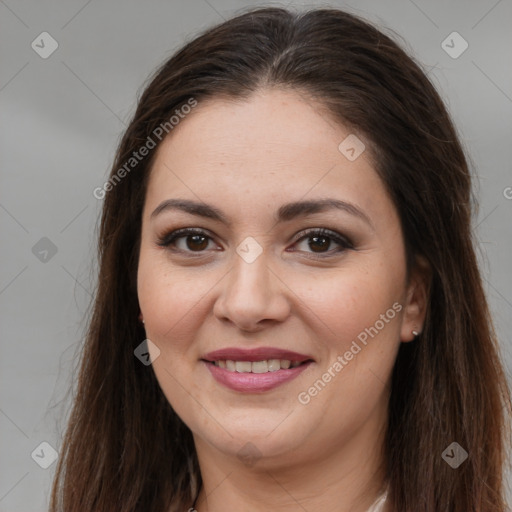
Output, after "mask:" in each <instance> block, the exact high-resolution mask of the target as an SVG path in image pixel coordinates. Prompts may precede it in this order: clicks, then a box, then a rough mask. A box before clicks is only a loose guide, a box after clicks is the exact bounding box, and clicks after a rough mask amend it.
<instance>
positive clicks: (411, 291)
mask: <svg viewBox="0 0 512 512" xmlns="http://www.w3.org/2000/svg"><path fill="white" fill-rule="evenodd" d="M430 280H431V267H430V264H429V263H428V261H427V259H426V258H424V257H423V256H416V258H415V264H414V266H413V268H412V269H411V272H410V276H409V281H408V283H407V289H406V298H405V304H404V314H403V316H402V328H401V331H400V341H402V342H408V341H413V340H414V338H415V337H416V336H415V335H414V334H413V331H416V332H418V333H421V332H422V331H423V323H424V321H425V315H426V312H427V304H428V299H429V296H430Z"/></svg>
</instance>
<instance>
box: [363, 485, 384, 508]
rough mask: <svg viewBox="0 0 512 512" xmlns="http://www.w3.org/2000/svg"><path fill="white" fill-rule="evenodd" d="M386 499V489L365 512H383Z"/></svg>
mask: <svg viewBox="0 0 512 512" xmlns="http://www.w3.org/2000/svg"><path fill="white" fill-rule="evenodd" d="M387 498H388V491H387V489H386V491H384V493H383V494H381V495H380V496H379V497H378V498H377V501H376V502H375V503H374V504H373V505H372V506H371V507H370V508H369V509H368V511H367V512H383V510H384V505H385V504H386V501H387Z"/></svg>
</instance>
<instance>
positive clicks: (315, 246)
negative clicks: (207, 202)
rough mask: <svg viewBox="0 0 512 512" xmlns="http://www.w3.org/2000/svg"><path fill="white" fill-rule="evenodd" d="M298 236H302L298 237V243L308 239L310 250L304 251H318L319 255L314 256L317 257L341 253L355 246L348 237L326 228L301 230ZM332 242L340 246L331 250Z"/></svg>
mask: <svg viewBox="0 0 512 512" xmlns="http://www.w3.org/2000/svg"><path fill="white" fill-rule="evenodd" d="M301 235H302V236H301ZM298 236H299V237H300V238H298V240H297V242H296V244H297V243H298V244H299V245H300V243H303V241H304V242H305V241H307V248H308V249H309V250H305V251H303V252H306V253H316V254H318V256H313V257H317V258H323V257H329V256H334V254H338V253H341V252H343V251H345V250H346V249H353V248H354V246H353V244H352V243H351V242H350V241H349V240H348V239H347V238H345V237H343V236H342V235H340V234H338V233H336V232H335V231H331V230H328V229H325V228H322V229H312V230H309V231H306V232H301V233H300V234H299V235H298ZM332 244H334V245H337V246H338V248H335V249H331V250H329V248H330V247H331V245H332Z"/></svg>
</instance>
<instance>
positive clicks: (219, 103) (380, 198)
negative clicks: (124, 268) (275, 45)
mask: <svg viewBox="0 0 512 512" xmlns="http://www.w3.org/2000/svg"><path fill="white" fill-rule="evenodd" d="M347 137H354V134H351V132H350V131H349V130H348V129H347V128H346V127H344V126H343V125H341V124H340V123H335V122H334V121H333V120H332V119H331V118H330V117H328V116H326V115H325V114H324V111H323V109H321V108H320V107H319V106H318V105H317V104H315V103H314V102H313V101H310V100H308V99H307V98H306V97H305V96H303V95H300V94H298V93H295V92H291V91H282V90H271V91H265V92H262V93H258V94H254V95H253V96H251V97H250V98H249V99H247V100H243V101H232V100H225V99H209V100H207V101H206V102H203V103H201V102H199V104H198V106H196V107H195V108H194V109H193V110H192V112H191V113H190V114H189V115H188V116H185V117H184V119H182V120H181V121H180V123H179V124H178V125H177V126H175V128H174V129H173V131H172V132H171V133H170V134H169V135H168V136H167V137H166V139H165V140H164V141H163V142H162V143H161V145H160V147H159V148H158V151H157V155H156V158H155V161H154V164H153V168H152V171H151V177H150V181H149V186H148V193H147V206H148V208H150V207H153V208H154V207H156V206H157V204H158V202H159V201H163V200H165V199H168V198H169V197H187V198H190V199H195V200H198V199H199V200H203V201H206V202H209V203H215V204H220V205H222V204H225V205H226V206H227V205H231V206H233V207H237V208H238V210H240V209H244V210H245V211H247V210H248V209H247V207H248V206H251V205H254V204H256V203H259V204H261V203H262V202H263V203H264V204H265V205H267V206H270V205H273V204H275V203H279V204H281V203H284V202H287V201H290V200H299V199H313V198H318V197H327V196H328V197H333V196H336V195H337V196H339V198H340V199H344V200H348V201H351V202H354V203H357V204H358V205H359V206H360V207H361V208H362V209H369V210H370V211H372V212H373V215H377V216H379V215H383V214H390V211H389V209H390V208H392V205H391V203H390V200H389V198H388V196H387V193H386V191H385V187H384V185H383V183H382V182H381V180H380V178H379V176H378V175H377V173H376V172H375V170H374V168H373V166H372V163H371V159H370V155H369V151H367V150H365V151H363V152H362V154H361V155H360V156H359V157H358V158H356V159H355V160H353V161H351V160H350V159H349V158H347V156H346V154H344V153H343V152H342V151H340V149H339V146H340V143H342V142H343V141H344V140H347ZM358 138H359V139H360V140H361V142H363V141H364V139H363V138H362V137H361V136H359V137H358ZM348 140H352V139H350V138H349V139H348ZM360 149H361V148H356V150H358V151H359V150H360ZM254 211H255V210H254ZM269 213H273V212H269Z"/></svg>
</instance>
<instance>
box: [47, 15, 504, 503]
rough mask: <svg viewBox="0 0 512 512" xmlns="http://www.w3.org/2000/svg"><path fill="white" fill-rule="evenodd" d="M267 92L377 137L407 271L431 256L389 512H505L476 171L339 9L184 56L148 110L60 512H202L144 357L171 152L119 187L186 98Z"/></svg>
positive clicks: (254, 21)
mask: <svg viewBox="0 0 512 512" xmlns="http://www.w3.org/2000/svg"><path fill="white" fill-rule="evenodd" d="M271 87H282V88H287V89H290V90H295V91H299V92H302V93H306V94H308V95H309V96H310V97H311V98H313V99H314V100H316V102H317V104H318V106H319V109H321V110H322V112H325V114H326V115H330V116H332V119H333V120H335V121H338V122H340V123H342V124H344V125H345V126H348V127H349V128H352V129H353V130H354V131H355V132H357V133H361V134H364V136H365V137H366V138H367V139H368V140H369V141H370V142H371V146H372V147H371V153H372V155H373V160H374V165H375V169H376V171H377V172H378V174H379V175H380V177H381V178H382V180H383V182H384V184H385V185H386V187H387V189H388V190H389V193H390V194H391V197H392V199H393V201H394V203H395V206H396V208H397V210H398V213H399V215H400V219H401V223H402V228H403V233H404V243H405V246H406V250H407V254H408V264H409V265H413V264H414V259H415V257H416V256H418V255H420V256H422V257H423V258H425V259H426V260H427V261H428V262H429V264H430V267H431V270H432V278H431V286H430V297H429V303H428V309H427V317H426V321H425V326H424V330H423V332H422V333H421V335H420V336H419V339H417V340H416V341H415V342H412V343H402V344H401V346H400V349H399V353H398V357H397V360H396V364H395V367H394V370H393V375H392V389H391V397H390V403H389V423H388V429H387V432H388V433H387V438H386V445H385V454H386V468H387V476H388V478H389V482H390V492H389V501H390V502H391V503H392V508H393V510H395V511H399V512H440V511H443V512H444V511H450V512H504V511H505V507H506V505H505V502H504V501H505V500H504V488H503V487H504V485H503V473H504V466H505V462H506V460H507V458H506V455H507V451H506V448H507V446H508V441H509V428H510V424H509V415H510V411H511V401H510V393H509V389H508V386H507V382H506V379H505V376H504V371H503V367H502V363H501V360H500V356H499V348H498V344H497V340H496V337H495V334H494V331H493V327H492V321H491V318H490V314H489V310H488V306H487V302H486V297H485V294H484V290H483V286H482V280H481V276H480V272H479V268H478V265H477V260H476V257H475V250H474V247H475V240H474V238H473V233H472V229H471V216H472V213H473V207H474V206H475V204H476V203H475V201H474V197H473V195H472V191H471V181H470V172H469V170H468V164H467V160H466V158H465V155H464V152H463V150H462V148H461V145H460V142H459V140H458V137H457V134H456V131H455V129H454V127H453V125H452V122H451V120H450V117H449V115H448V113H447V111H446V109H445V106H444V105H443V102H442V101H441V99H440V97H439V95H438V93H437V92H436V90H435V89H434V87H433V86H432V84H431V83H430V81H429V79H428V78H427V76H426V74H425V73H424V72H423V71H422V70H421V68H420V66H419V65H418V64H416V63H415V62H414V60H413V59H412V58H410V57H409V56H408V55H407V54H406V53H405V52H404V51H403V50H402V49H401V48H400V47H399V46H398V45H397V44H396V43H395V42H394V41H393V40H392V39H391V38H390V37H388V36H386V35H384V34H383V33H382V32H381V31H379V30H377V29H376V28H375V27H373V26H372V25H371V24H369V23H367V22H366V21H363V20H361V19H359V18H358V17H356V16H354V15H351V14H347V13H345V12H343V11H340V10H337V9H330V8H329V9H314V10H309V11H305V12H302V13H293V12H291V11H289V10H286V9H281V8H263V9H256V10H251V11H249V12H246V13H243V14H240V15H238V16H237V17H234V18H232V19H230V20H228V21H226V22H224V23H222V24H220V25H218V26H216V27H213V28H211V29H209V30H206V31H205V32H203V33H202V34H201V35H200V36H199V37H196V38H195V39H193V40H191V41H190V42H188V43H187V44H186V45H185V46H184V47H183V48H182V49H180V50H179V51H178V52H176V53H175V54H174V55H173V56H172V57H171V58H170V59H169V60H168V61H167V62H165V63H164V64H163V66H161V68H160V69H159V70H157V72H156V73H155V75H154V76H153V77H152V79H151V81H150V83H149V85H148V86H147V87H146V89H145V91H144V92H143V94H142V96H141V97H140V100H139V102H138V107H137V109H136V112H135V114H134V116H133V119H132V121H131V122H130V125H129V126H128V128H127V130H126V132H125V134H124V136H123V138H122V140H121V142H120V145H119V148H118V151H117V155H116V158H115V162H114V165H113V167H112V171H111V174H110V176H111V180H112V179H113V178H114V177H115V176H117V178H116V180H115V181H111V183H110V186H109V187H108V189H106V190H108V191H107V192H106V194H105V197H104V204H103V211H102V217H101V226H100V233H99V247H98V258H99V284H98V288H97V291H96V294H95V299H94V307H93V310H92V316H91V318H90V321H89V327H88V331H87V336H86V340H85V346H84V350H83V354H82V359H81V363H80V364H81V367H80V374H79V380H78V388H77V393H76V397H75V400H74V402H73V408H72V410H71V414H70V417H69V423H68V427H67V432H66V435H65V438H64V440H63V445H62V447H61V456H60V460H59V463H58V467H57V472H56V476H55V481H54V485H53V489H52V496H51V505H50V510H51V512H62V511H65V512H83V511H85V510H87V511H94V512H112V511H113V510H116V511H119V512H132V511H144V512H147V511H149V510H151V511H152V512H168V511H169V510H172V511H178V510H179V511H184V510H187V509H188V507H190V506H191V504H192V502H193V500H194V498H195V497H196V495H197V492H198V488H199V486H200V485H201V475H200V473H199V467H198V462H197V456H196V453H195V448H194V443H193V439H192V436H191V432H190V430H189V429H188V427H187V426H186V425H185V424H184V423H183V422H182V421H181V419H180V418H179V417H178V416H177V415H176V414H175V412H174V411H173V409H172V407H171V406H170V404H169V403H168V402H167V400H166V398H165V397H164V395H163V393H162V391H161V389H160V387H159V384H158V381H157V380H156V378H155V375H154V372H153V371H152V368H151V366H145V365H143V364H141V362H140V361H139V360H138V359H137V358H136V357H134V349H135V348H136V347H137V346H138V345H139V344H140V343H141V342H142V340H144V338H145V334H144V330H143V328H142V326H141V324H140V322H139V320H138V314H139V306H138V301H137V291H136V273H137V265H138V253H139V248H140V235H141V215H142V209H143V204H144V199H145V193H146V185H147V181H148V176H149V173H150V170H151V166H152V161H153V160H154V155H155V151H156V148H158V144H156V148H154V149H152V150H151V152H150V154H149V155H148V156H147V157H146V158H145V159H143V160H141V161H140V162H138V163H137V165H136V166H134V167H133V169H131V168H130V170H129V172H125V173H121V174H123V176H122V179H118V178H119V176H120V173H119V169H121V168H122V167H123V166H125V171H126V162H128V161H129V159H130V158H131V157H132V156H133V152H134V151H136V150H137V149H138V148H140V147H141V146H142V145H143V144H145V143H146V141H147V140H148V137H150V136H152V135H153V139H155V138H154V133H155V130H158V127H159V126H161V125H162V124H163V123H166V122H167V123H168V121H169V117H170V116H171V115H172V114H173V112H174V111H175V110H176V109H177V108H180V106H182V105H184V104H186V103H187V102H189V101H190V99H191V98H193V99H194V100H195V101H197V102H199V103H201V101H202V100H205V99H207V98H220V97H225V98H232V99H235V100H244V99H246V98H248V97H249V96H250V95H251V94H253V93H254V92H255V91H258V90H260V89H262V88H271ZM183 122H186V119H185V120H184V121H183ZM169 133H172V132H170V131H169ZM453 442H456V443H458V445H460V447H462V448H463V449H464V450H465V451H466V452H467V453H468V458H467V460H465V461H464V462H463V463H462V464H461V465H460V467H458V468H457V469H454V468H452V467H451V466H450V465H449V464H448V463H447V462H446V461H445V459H444V458H443V457H442V454H443V452H445V449H446V448H447V447H448V446H449V445H450V444H451V443H453Z"/></svg>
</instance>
